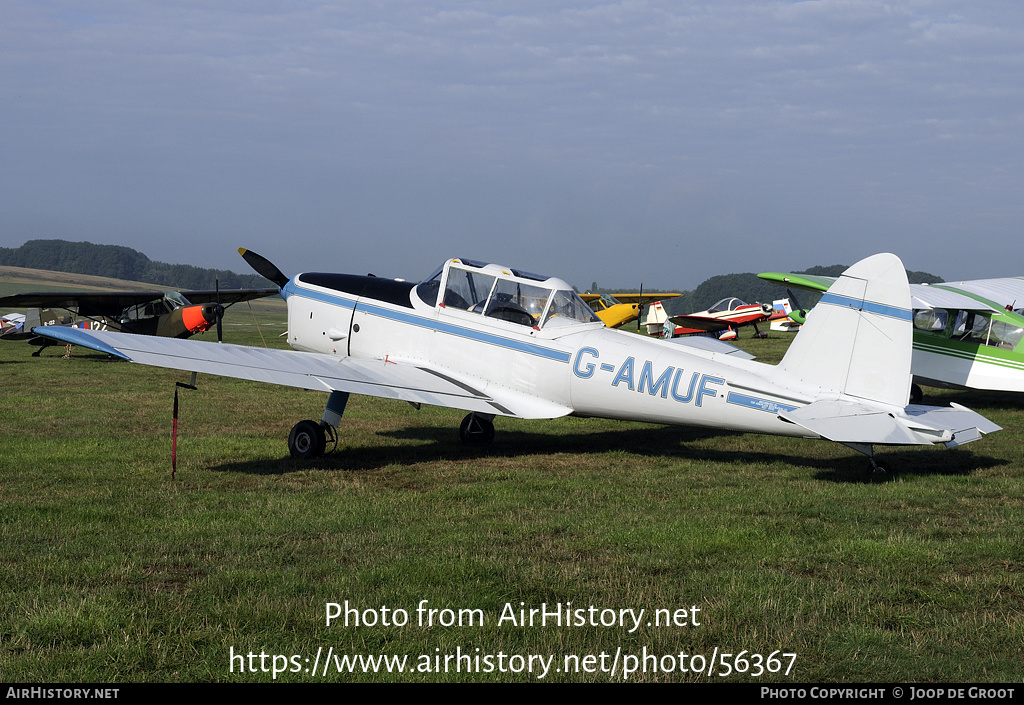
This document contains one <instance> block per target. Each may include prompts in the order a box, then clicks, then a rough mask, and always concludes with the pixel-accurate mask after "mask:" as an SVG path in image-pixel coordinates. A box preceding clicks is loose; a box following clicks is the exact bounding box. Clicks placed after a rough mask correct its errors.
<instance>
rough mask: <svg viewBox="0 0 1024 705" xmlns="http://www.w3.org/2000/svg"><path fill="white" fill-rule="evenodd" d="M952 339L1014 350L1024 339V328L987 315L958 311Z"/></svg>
mask: <svg viewBox="0 0 1024 705" xmlns="http://www.w3.org/2000/svg"><path fill="white" fill-rule="evenodd" d="M952 337H953V338H954V339H955V340H963V341H965V342H968V343H974V344H975V345H988V346H990V347H993V348H1002V349H1003V350H1013V349H1014V348H1016V347H1017V345H1018V344H1019V343H1020V341H1021V339H1022V338H1024V326H1019V325H1017V324H1016V323H1013V322H1011V321H1001V320H998V319H995V320H993V319H992V317H991V316H990V315H989V314H985V313H978V312H975V311H958V312H957V318H956V324H955V325H954V326H953V333H952Z"/></svg>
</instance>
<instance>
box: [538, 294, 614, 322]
mask: <svg viewBox="0 0 1024 705" xmlns="http://www.w3.org/2000/svg"><path fill="white" fill-rule="evenodd" d="M571 322H577V323H600V322H601V319H600V318H598V317H597V314H596V313H594V312H593V310H591V308H590V306H587V304H586V302H584V301H583V299H581V298H580V297H579V295H577V294H576V292H575V291H572V290H571V289H560V290H558V291H556V292H555V295H554V296H553V297H552V298H551V306H550V307H549V308H548V313H547V317H546V318H545V319H544V325H545V326H549V325H564V324H566V323H571Z"/></svg>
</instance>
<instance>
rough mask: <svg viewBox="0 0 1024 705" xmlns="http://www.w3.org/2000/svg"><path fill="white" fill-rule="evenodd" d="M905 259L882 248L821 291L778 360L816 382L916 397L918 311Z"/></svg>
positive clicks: (872, 394) (854, 392) (902, 401)
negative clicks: (913, 368)
mask: <svg viewBox="0 0 1024 705" xmlns="http://www.w3.org/2000/svg"><path fill="white" fill-rule="evenodd" d="M910 306H911V304H910V285H909V284H907V273H906V270H904V268H903V262H901V261H900V258H899V257H897V256H896V255H893V254H887V253H885V254H878V255H873V256H871V257H868V258H867V259H863V260H861V261H860V262H857V264H855V265H853V266H852V267H850V268H849V269H847V270H846V271H845V272H843V275H842V276H841V277H839V279H837V280H836V282H835V283H834V284H833V285H832V286H830V287H829V289H828V291H827V292H826V293H825V294H824V295H823V296H822V297H821V301H819V302H818V305H817V306H815V307H814V310H813V311H811V312H810V313H809V314H808V317H807V322H806V323H805V324H804V325H803V328H802V329H801V331H800V333H799V334H798V335H797V336H796V339H795V340H794V341H793V343H792V344H791V345H790V347H789V350H788V351H787V352H786V355H785V357H783V358H782V362H781V363H779V367H781V368H783V369H784V370H786V372H788V373H790V374H792V375H794V376H796V377H798V378H800V379H802V380H803V381H805V382H808V383H810V384H815V385H818V386H819V387H822V388H824V389H831V390H835V391H837V392H842V393H845V394H848V395H850V396H854V397H859V398H861V399H868V400H871V401H875V402H880V403H883V404H891V405H893V406H898V407H900V408H902V407H905V406H906V405H907V402H908V401H909V400H910V383H911V374H910V359H911V355H912V348H913V334H914V332H913V312H912V311H911V308H910Z"/></svg>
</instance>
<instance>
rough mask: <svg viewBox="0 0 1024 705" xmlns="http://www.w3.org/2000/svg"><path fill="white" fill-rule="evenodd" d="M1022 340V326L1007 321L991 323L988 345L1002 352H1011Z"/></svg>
mask: <svg viewBox="0 0 1024 705" xmlns="http://www.w3.org/2000/svg"><path fill="white" fill-rule="evenodd" d="M1021 338H1024V326H1018V325H1016V324H1014V323H1010V322H1009V321H992V331H991V333H990V334H989V338H988V344H989V345H992V346H995V347H997V348H1002V349H1003V350H1013V349H1015V348H1016V347H1017V345H1018V344H1019V343H1020V341H1021Z"/></svg>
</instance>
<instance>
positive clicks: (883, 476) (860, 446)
mask: <svg viewBox="0 0 1024 705" xmlns="http://www.w3.org/2000/svg"><path fill="white" fill-rule="evenodd" d="M843 445H844V446H846V447H847V448H852V449H853V450H855V451H857V452H858V453H863V454H864V455H866V456H868V463H869V465H868V479H869V480H871V481H872V482H884V481H885V480H891V479H892V478H893V477H895V476H896V473H895V472H893V471H892V470H891V469H890V468H889V466H888V465H886V464H885V463H880V462H878V461H877V460H875V449H874V447H873V446H872V445H871V444H870V443H843Z"/></svg>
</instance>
